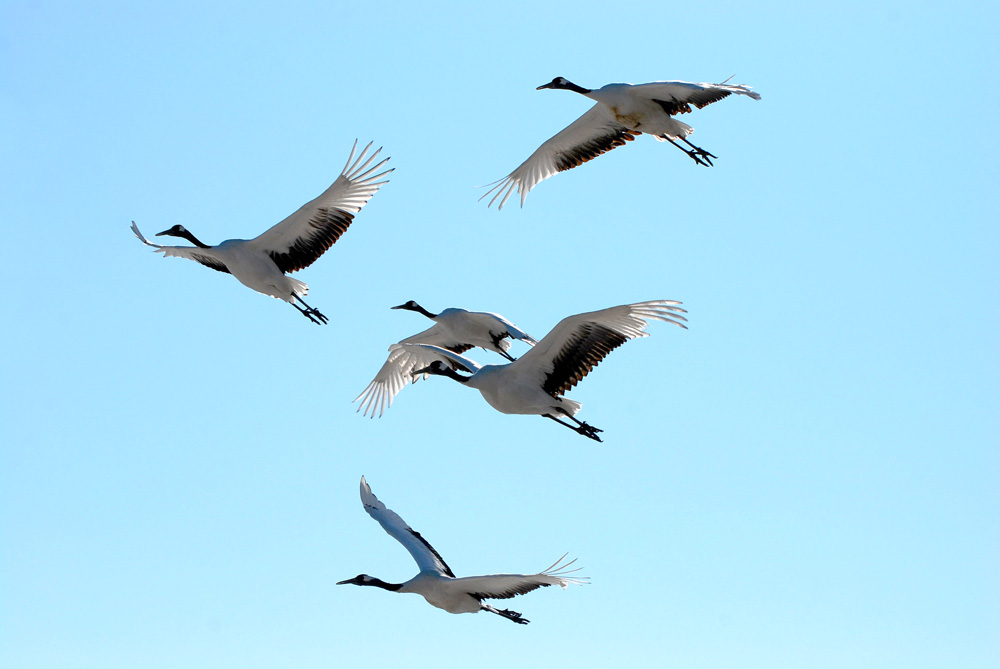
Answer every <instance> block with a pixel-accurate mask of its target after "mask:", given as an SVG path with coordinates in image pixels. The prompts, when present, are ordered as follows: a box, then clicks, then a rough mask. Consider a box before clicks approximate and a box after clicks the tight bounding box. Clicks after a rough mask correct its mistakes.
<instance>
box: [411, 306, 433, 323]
mask: <svg viewBox="0 0 1000 669" xmlns="http://www.w3.org/2000/svg"><path fill="white" fill-rule="evenodd" d="M413 311H416V312H417V313H419V314H423V315H424V316H427V318H430V319H432V320H433V319H435V318H437V314H432V313H431V312H429V311H427V310H426V309H424V308H423V307H422V306H420V305H419V304H417V305H416V306H414V307H413Z"/></svg>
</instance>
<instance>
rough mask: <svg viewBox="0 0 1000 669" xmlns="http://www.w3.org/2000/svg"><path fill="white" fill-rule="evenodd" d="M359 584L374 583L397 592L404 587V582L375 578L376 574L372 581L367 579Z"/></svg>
mask: <svg viewBox="0 0 1000 669" xmlns="http://www.w3.org/2000/svg"><path fill="white" fill-rule="evenodd" d="M358 585H373V586H375V587H376V588H382V589H383V590H389V591H391V592H396V591H397V590H399V589H400V588H402V587H403V584H402V583H386V582H385V581H383V580H381V579H378V578H375V577H374V576H373V577H372V578H371V580H370V581H365V582H363V583H358Z"/></svg>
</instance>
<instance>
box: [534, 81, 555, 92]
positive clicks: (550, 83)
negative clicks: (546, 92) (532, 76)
mask: <svg viewBox="0 0 1000 669" xmlns="http://www.w3.org/2000/svg"><path fill="white" fill-rule="evenodd" d="M543 88H552V82H551V81H550V82H549V83H547V84H542V85H541V86H539V87H538V88H536V89H535V90H536V91H540V90H542V89H543Z"/></svg>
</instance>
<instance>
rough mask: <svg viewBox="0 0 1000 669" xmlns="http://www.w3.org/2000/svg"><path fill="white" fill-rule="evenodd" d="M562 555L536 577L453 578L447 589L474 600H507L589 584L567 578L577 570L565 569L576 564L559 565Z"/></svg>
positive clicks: (579, 579) (508, 575) (514, 575)
mask: <svg viewBox="0 0 1000 669" xmlns="http://www.w3.org/2000/svg"><path fill="white" fill-rule="evenodd" d="M565 558H566V555H563V556H562V557H561V558H559V559H558V560H557V561H556V563H555V564H554V565H552V566H551V567H549V568H548V569H546V570H544V571H541V572H539V573H537V574H491V575H488V576H469V577H464V578H456V579H455V580H454V581H452V582H451V583H450V584H449V585H450V587H452V588H455V589H460V590H462V591H463V592H467V593H469V594H470V595H472V596H473V597H475V598H476V599H478V600H480V601H482V600H484V599H510V598H511V597H516V596H517V595H523V594H525V593H526V592H531V591H532V590H537V589H538V588H544V587H547V586H550V585H558V586H560V587H561V588H563V589H564V590H565V589H566V586H568V585H570V584H575V585H584V584H586V583H588V582H589V581H590V578H589V577H587V576H569V574H572V573H574V572H577V571H580V568H579V567H577V568H576V569H569V566H570V565H572V564H573V563H574V562H576V560H575V559H574V560H570V561H569V562H566V563H565V564H563V563H562V562H563V560H564V559H565Z"/></svg>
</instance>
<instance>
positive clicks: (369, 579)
mask: <svg viewBox="0 0 1000 669" xmlns="http://www.w3.org/2000/svg"><path fill="white" fill-rule="evenodd" d="M361 503H362V504H363V505H364V507H365V511H367V512H368V515H370V516H371V517H372V518H374V519H375V520H377V521H378V523H379V525H381V526H382V529H384V530H385V531H386V532H387V533H388V534H389V536H391V537H392V538H393V539H395V540H396V541H398V542H399V543H401V544H403V547H404V548H406V550H407V551H409V553H410V555H412V556H413V559H414V560H415V561H416V563H417V567H419V568H420V573H418V574H417V575H416V576H414V577H413V578H411V579H410V580H409V581H406V582H405V583H386V582H385V581H382V580H380V579H377V578H375V577H373V576H369V575H368V574H358V575H357V576H355V577H354V578H350V579H347V580H346V581H340V582H339V583H337V585H345V584H351V585H370V586H374V587H377V588H382V589H383V590H389V591H390V592H410V593H415V594H418V595H421V596H422V597H423V598H424V599H426V600H427V603H428V604H431V605H432V606H436V607H437V608H439V609H444V610H445V611H447V612H448V613H476V612H478V611H489V612H490V613H496V614H497V615H500V616H503V617H504V618H507V619H508V620H512V621H514V622H515V623H520V624H522V625H527V624H528V620H526V619H525V618H522V617H521V614H520V613H517V612H516V611H509V610H507V609H497V608H495V607H493V606H491V605H489V604H487V603H485V602H483V600H484V599H509V598H511V597H515V596H517V595H523V594H525V593H527V592H531V591H532V590H536V589H538V588H544V587H547V586H550V585H558V586H560V587H562V588H563V589H564V590H565V589H566V586H567V585H569V584H571V583H573V584H580V585H582V584H584V583H586V582H587V581H588V580H589V579H588V578H587V577H580V576H572V577H571V576H569V574H572V573H575V572H577V571H579V567H578V568H576V569H568V567H569V566H570V565H572V564H573V563H574V562H576V560H570V561H569V562H565V563H564V562H563V560H564V559H565V557H566V556H565V555H563V556H562V557H561V558H559V560H557V561H556V563H555V564H553V565H552V566H551V567H549V568H548V569H546V570H544V571H541V572H539V573H537V574H490V575H488V576H466V577H463V578H458V577H456V576H455V573H454V572H453V571H452V570H451V568H450V567H449V566H448V565H447V564H446V563H445V561H444V559H442V557H441V555H440V554H439V553H438V552H437V551H436V550H434V548H433V547H432V546H431V545H430V544H429V543H428V542H427V540H426V539H424V538H423V537H422V536H421V535H420V533H419V532H417V531H416V530H414V529H413V528H411V527H410V526H409V525H407V524H406V521H404V520H403V519H402V518H400V517H399V515H398V514H396V513H395V512H394V511H392V510H391V509H388V508H386V506H385V504H383V503H382V502H380V501H379V499H378V498H377V497H375V495H374V494H373V493H372V489H371V488H370V487H369V486H368V482H367V481H365V477H364V476H362V477H361Z"/></svg>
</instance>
